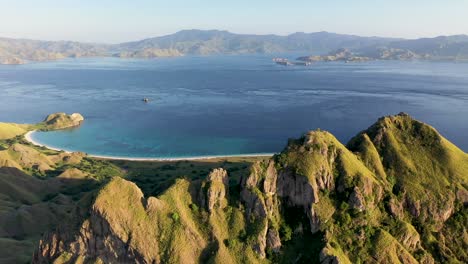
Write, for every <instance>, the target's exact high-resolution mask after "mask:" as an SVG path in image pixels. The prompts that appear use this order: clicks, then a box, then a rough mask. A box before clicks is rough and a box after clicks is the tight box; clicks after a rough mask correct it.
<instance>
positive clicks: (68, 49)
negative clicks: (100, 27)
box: [0, 38, 109, 64]
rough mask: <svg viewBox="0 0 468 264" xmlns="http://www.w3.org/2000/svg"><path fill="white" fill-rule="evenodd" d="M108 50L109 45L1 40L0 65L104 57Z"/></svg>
mask: <svg viewBox="0 0 468 264" xmlns="http://www.w3.org/2000/svg"><path fill="white" fill-rule="evenodd" d="M108 49H109V45H103V44H87V43H80V42H73V41H39V40H28V39H10V38H0V64H21V63H25V62H26V61H45V60H56V59H62V58H66V57H96V56H104V55H105V54H107V50H108Z"/></svg>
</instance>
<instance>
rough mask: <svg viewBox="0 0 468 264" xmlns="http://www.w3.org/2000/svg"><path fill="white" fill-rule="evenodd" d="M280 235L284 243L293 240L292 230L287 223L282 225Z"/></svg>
mask: <svg viewBox="0 0 468 264" xmlns="http://www.w3.org/2000/svg"><path fill="white" fill-rule="evenodd" d="M279 233H280V236H281V240H282V241H289V240H291V238H292V229H291V227H290V226H288V225H287V224H286V223H285V222H282V223H281V226H280V230H279Z"/></svg>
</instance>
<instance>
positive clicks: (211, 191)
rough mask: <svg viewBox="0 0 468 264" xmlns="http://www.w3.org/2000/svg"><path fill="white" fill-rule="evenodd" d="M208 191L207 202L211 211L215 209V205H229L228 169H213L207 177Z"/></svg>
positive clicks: (223, 206)
mask: <svg viewBox="0 0 468 264" xmlns="http://www.w3.org/2000/svg"><path fill="white" fill-rule="evenodd" d="M206 182H207V185H208V186H207V188H208V190H207V192H206V203H207V205H206V206H207V209H208V211H209V212H211V211H213V209H214V208H215V207H217V208H221V209H223V208H225V207H226V205H227V200H226V198H227V194H228V190H229V178H228V175H227V171H226V170H223V169H215V170H213V171H212V172H211V173H210V174H209V175H208V178H207V179H206Z"/></svg>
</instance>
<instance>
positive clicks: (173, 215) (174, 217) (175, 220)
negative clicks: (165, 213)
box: [171, 213, 180, 222]
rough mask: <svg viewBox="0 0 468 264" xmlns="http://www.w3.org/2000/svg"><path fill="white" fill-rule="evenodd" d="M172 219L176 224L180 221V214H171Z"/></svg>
mask: <svg viewBox="0 0 468 264" xmlns="http://www.w3.org/2000/svg"><path fill="white" fill-rule="evenodd" d="M171 218H172V220H173V221H174V222H179V220H180V216H179V214H178V213H172V214H171Z"/></svg>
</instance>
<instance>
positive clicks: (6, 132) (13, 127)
mask: <svg viewBox="0 0 468 264" xmlns="http://www.w3.org/2000/svg"><path fill="white" fill-rule="evenodd" d="M29 127H30V126H29V125H19V124H10V123H0V140H3V139H10V138H14V137H16V136H19V135H22V134H25V133H26V132H27V131H28V130H29Z"/></svg>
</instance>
